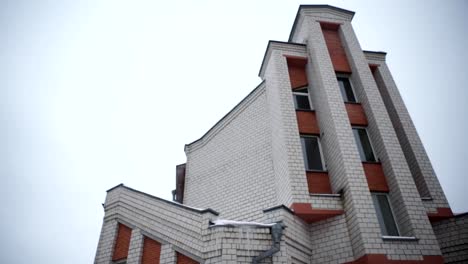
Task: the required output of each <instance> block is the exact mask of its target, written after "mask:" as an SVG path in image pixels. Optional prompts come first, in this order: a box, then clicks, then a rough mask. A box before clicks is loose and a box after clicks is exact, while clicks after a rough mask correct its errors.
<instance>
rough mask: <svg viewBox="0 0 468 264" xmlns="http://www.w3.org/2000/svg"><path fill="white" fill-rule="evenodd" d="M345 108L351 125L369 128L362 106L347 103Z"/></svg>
mask: <svg viewBox="0 0 468 264" xmlns="http://www.w3.org/2000/svg"><path fill="white" fill-rule="evenodd" d="M345 107H346V112H348V118H349V122H350V123H351V125H355V126H367V117H366V114H365V113H364V108H362V105H361V104H356V103H345Z"/></svg>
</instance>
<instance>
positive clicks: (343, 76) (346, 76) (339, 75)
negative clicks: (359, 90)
mask: <svg viewBox="0 0 468 264" xmlns="http://www.w3.org/2000/svg"><path fill="white" fill-rule="evenodd" d="M338 78H346V79H348V82H349V86H350V87H351V92H352V93H353V96H354V100H355V101H354V102H351V101H345V100H344V98H343V94H342V93H341V88H340V84H339V82H338ZM336 82H337V83H338V88H340V94H341V98H342V99H343V102H345V103H349V104H359V103H360V102H359V100H358V98H357V96H356V91H355V90H354V85H353V82H352V79H351V75H349V74H343V73H337V74H336Z"/></svg>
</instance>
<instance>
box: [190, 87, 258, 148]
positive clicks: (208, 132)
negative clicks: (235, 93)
mask: <svg viewBox="0 0 468 264" xmlns="http://www.w3.org/2000/svg"><path fill="white" fill-rule="evenodd" d="M263 84H265V81H262V82H261V83H260V84H258V85H257V87H255V88H254V89H253V90H252V91H251V92H250V93H249V94H247V95H246V96H245V97H244V98H243V99H242V100H241V101H240V102H239V103H237V104H236V105H235V106H234V107H233V108H232V109H231V110H230V111H229V112H227V114H225V115H224V116H223V117H221V119H219V120H218V122H216V123H215V124H214V125H213V126H212V127H211V128H210V129H208V131H206V132H205V134H203V136H201V137H200V138H199V139H197V140H195V141H192V142H191V143H188V144H185V147H184V150H185V151H186V150H187V148H188V147H190V146H192V145H194V144H196V143H198V142H200V141H202V140H203V139H204V138H205V137H207V136H208V135H209V134H210V133H211V132H212V131H214V130H215V128H217V127H218V125H220V124H221V122H222V121H224V120H225V119H226V118H228V117H229V116H230V115H231V114H232V113H234V111H235V110H237V109H238V108H239V107H240V106H242V105H243V104H244V103H245V102H246V101H247V99H248V98H250V96H252V95H253V94H254V93H255V92H256V91H257V90H259V89H260V88H261V87H262V86H263Z"/></svg>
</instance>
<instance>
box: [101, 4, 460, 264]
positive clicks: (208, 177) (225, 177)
mask: <svg viewBox="0 0 468 264" xmlns="http://www.w3.org/2000/svg"><path fill="white" fill-rule="evenodd" d="M353 14H354V13H353V12H351V11H347V10H343V9H339V8H335V7H330V6H323V5H315V6H301V7H300V8H299V11H298V14H297V17H296V21H295V24H294V26H293V29H292V32H291V36H290V40H289V42H278V41H270V43H269V44H268V47H267V51H266V53H265V57H264V60H263V64H262V67H261V69H260V74H259V75H260V77H261V78H262V80H263V81H262V83H261V84H260V85H259V86H258V87H257V88H255V89H254V90H253V91H252V92H251V93H250V94H249V95H248V96H247V97H246V98H245V99H244V100H242V101H241V102H240V103H239V104H238V105H237V106H236V107H235V108H234V109H233V110H231V112H229V113H228V114H227V115H226V116H225V117H223V118H222V119H221V120H220V121H219V122H218V123H217V124H215V125H214V126H213V128H211V129H210V130H209V131H208V132H207V133H206V134H205V135H203V136H202V137H201V138H200V139H199V140H197V141H195V142H193V143H190V144H188V145H186V147H185V153H186V155H187V163H186V165H185V175H183V176H184V186H183V188H184V189H182V191H183V205H181V204H177V203H175V202H169V201H165V200H162V199H159V198H157V197H152V196H150V195H147V194H144V193H141V192H138V191H136V190H133V189H130V188H127V187H125V186H123V185H122V186H117V187H115V188H113V189H111V190H109V191H108V195H107V197H106V202H105V204H104V208H105V217H104V223H103V227H102V231H101V236H100V239H99V244H98V248H97V252H96V258H95V263H111V259H112V252H113V248H114V244H115V240H116V233H117V226H118V223H122V224H125V225H126V226H128V227H130V228H131V229H132V233H131V238H130V247H129V250H128V256H127V259H126V261H127V263H140V259H141V256H142V248H143V238H144V236H147V237H149V238H151V239H153V240H156V241H158V242H159V243H161V245H162V247H161V254H160V263H175V262H176V252H179V253H182V254H184V255H186V256H188V257H190V258H192V259H194V260H196V261H198V262H200V263H252V259H253V258H254V257H255V256H258V255H259V254H260V253H261V252H264V251H265V250H268V249H269V248H270V247H271V246H272V236H271V234H270V228H269V227H265V226H264V227H256V228H245V227H242V228H241V227H231V226H213V225H211V224H210V221H214V220H215V219H232V220H237V221H256V222H263V223H278V222H281V223H283V224H284V225H285V226H286V228H285V229H284V230H283V233H282V234H283V236H282V239H281V242H280V249H279V251H278V252H275V253H274V254H273V255H272V256H271V257H269V258H267V259H266V260H265V262H262V263H363V264H364V263H405V262H400V261H409V260H412V261H415V262H412V263H442V257H441V255H442V253H444V257H445V260H446V261H447V259H450V261H455V260H459V259H462V257H463V256H465V255H463V254H455V255H456V256H455V255H454V254H452V253H453V252H451V251H450V249H451V246H452V244H453V243H454V242H453V239H452V240H451V239H450V237H448V236H446V235H444V230H445V229H447V230H451V231H453V232H456V231H457V230H459V229H462V228H464V229H463V230H465V229H466V221H465V220H466V217H460V218H457V220H454V219H449V220H443V221H442V222H437V223H436V222H435V221H437V220H441V219H444V218H449V217H450V216H451V215H452V214H451V210H450V208H449V205H448V203H447V200H446V198H445V195H444V193H443V190H442V188H441V186H440V184H439V182H438V180H437V177H436V176H435V173H434V170H433V169H432V166H431V164H430V162H429V159H428V157H427V154H426V152H425V150H424V147H423V145H422V142H421V141H420V139H419V137H418V135H417V132H416V129H415V127H414V125H413V123H412V121H411V118H410V116H409V114H408V111H407V109H406V107H405V105H404V103H403V100H402V98H401V96H400V94H399V92H398V89H397V87H396V85H395V83H394V81H393V79H392V76H391V74H390V71H389V69H388V66H387V65H386V63H385V54H384V53H382V52H366V51H362V49H361V46H360V44H359V42H358V40H357V38H356V35H355V33H354V30H353V28H352V26H351V20H352V17H353ZM321 23H333V24H334V25H339V26H338V34H339V38H340V40H341V45H342V47H343V49H344V51H345V56H346V59H347V61H348V62H349V66H350V70H351V72H352V73H351V74H350V75H349V77H350V80H351V82H352V84H353V89H354V92H355V96H356V98H357V100H358V102H359V103H360V105H362V109H363V111H364V112H365V116H366V117H367V119H368V125H367V131H368V134H369V138H370V141H371V142H372V146H373V149H374V152H375V154H376V156H377V157H378V163H379V164H381V166H382V168H383V174H384V175H385V176H384V177H385V180H386V183H388V197H389V200H390V204H391V205H392V208H393V214H394V216H395V220H396V223H397V226H398V229H399V236H393V237H389V236H383V235H382V233H381V228H380V224H379V219H378V214H377V212H376V208H375V207H374V203H373V201H372V195H371V191H370V185H369V183H368V179H367V175H366V172H365V170H364V167H363V166H364V165H363V162H362V161H361V158H360V155H359V152H358V148H357V144H356V140H355V137H354V134H353V130H352V126H351V123H350V119H349V117H348V113H347V109H346V107H345V104H344V102H343V98H342V95H341V92H340V87H339V85H338V82H337V73H336V72H335V68H334V64H333V61H332V59H331V56H330V53H329V47H328V46H327V45H328V44H327V41H326V39H325V36H324V34H323V32H322V30H323V29H322V27H321ZM292 57H295V58H297V57H300V58H304V59H306V60H307V65H306V68H305V72H306V76H307V79H308V86H309V87H308V89H309V98H310V100H311V103H312V105H313V107H314V111H315V115H316V117H317V123H318V126H319V128H320V134H319V135H317V136H318V137H319V138H320V142H321V149H322V152H323V153H322V155H323V159H324V163H325V168H326V170H325V172H326V173H327V174H328V177H329V179H330V186H331V193H329V194H317V193H309V186H308V178H307V176H306V169H305V165H304V160H303V154H302V147H301V141H300V133H299V126H298V121H297V118H296V109H295V106H294V101H293V93H292V87H291V76H290V72H289V71H288V61H287V58H292ZM369 65H371V66H372V67H374V70H371V68H370V67H369ZM177 188H179V186H178V187H177ZM196 208H211V209H196ZM294 208H305V209H300V210H299V209H294ZM301 210H304V211H301ZM218 212H219V213H218ZM308 217H310V218H308ZM314 217H316V218H314ZM431 221H432V224H431ZM463 234H464V233H463ZM460 239H466V236H464V237H461V238H460ZM463 241H464V240H463ZM441 247H442V251H441ZM463 249H464V248H463ZM449 251H450V252H449ZM445 254H449V255H450V254H452V255H450V256H449V255H447V256H446V255H445Z"/></svg>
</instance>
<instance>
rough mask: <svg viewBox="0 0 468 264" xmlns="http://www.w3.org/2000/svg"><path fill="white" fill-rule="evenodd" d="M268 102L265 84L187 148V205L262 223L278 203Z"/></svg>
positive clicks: (224, 215)
mask: <svg viewBox="0 0 468 264" xmlns="http://www.w3.org/2000/svg"><path fill="white" fill-rule="evenodd" d="M266 100H267V98H266V93H265V86H264V85H263V84H262V85H260V86H259V87H258V88H257V89H255V90H254V91H253V92H252V93H251V94H250V95H249V96H247V98H246V99H244V101H243V102H242V103H240V105H238V106H237V107H235V108H234V110H233V111H232V112H231V113H230V114H228V116H227V117H225V118H224V119H223V120H222V121H221V122H220V123H218V124H217V125H216V126H215V127H214V130H212V131H211V132H208V134H206V135H205V136H203V137H202V139H201V140H199V141H196V142H194V143H192V144H190V145H188V146H187V147H186V154H187V167H186V176H185V193H184V204H187V205H189V206H194V207H205V208H206V207H210V208H213V209H215V210H217V211H219V212H220V213H221V216H222V217H224V218H229V219H235V220H258V219H259V218H261V216H262V210H263V209H264V208H268V207H271V206H274V205H276V203H277V202H276V201H277V199H276V193H275V189H276V187H275V184H274V178H273V175H274V173H273V164H272V147H271V130H270V124H269V123H270V117H269V115H268V112H267V102H266Z"/></svg>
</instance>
